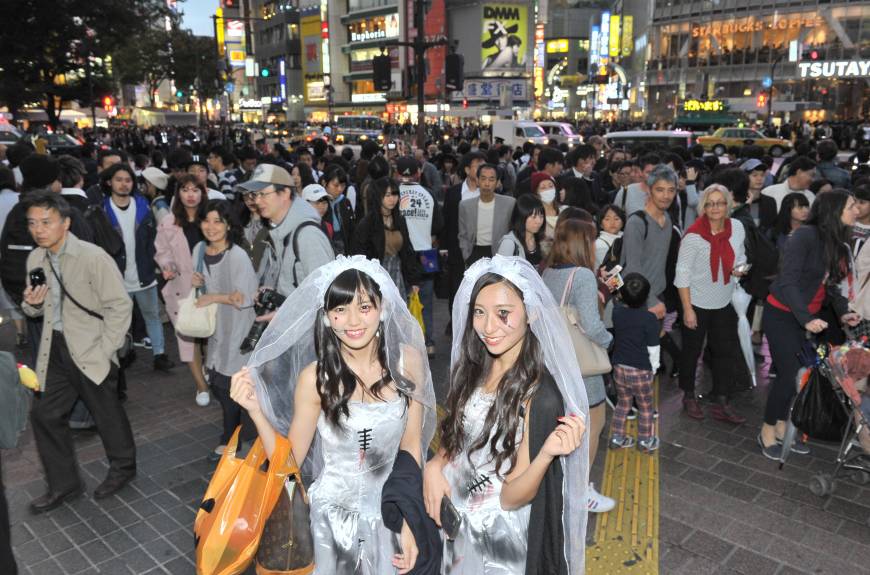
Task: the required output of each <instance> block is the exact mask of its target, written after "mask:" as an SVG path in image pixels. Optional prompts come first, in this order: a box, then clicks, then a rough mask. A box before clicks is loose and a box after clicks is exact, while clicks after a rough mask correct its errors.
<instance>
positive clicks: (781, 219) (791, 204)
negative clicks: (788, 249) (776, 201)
mask: <svg viewBox="0 0 870 575" xmlns="http://www.w3.org/2000/svg"><path fill="white" fill-rule="evenodd" d="M798 206H801V207H807V208H808V207H810V201H809V200H808V199H807V197H806V196H805V195H803V194H802V193H801V192H792V193H790V194H786V196H785V197H784V198H783V199H782V203H780V205H779V213H778V214H776V222H775V224H774V233H775V235H776V236H777V237H779V236H787V235H789V234H790V233H791V211H792V209H794V208H796V207H798ZM804 223H807V222H804Z"/></svg>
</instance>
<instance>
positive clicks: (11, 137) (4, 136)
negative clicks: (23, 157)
mask: <svg viewBox="0 0 870 575" xmlns="http://www.w3.org/2000/svg"><path fill="white" fill-rule="evenodd" d="M23 135H24V134H22V133H21V131H20V130H19V129H18V128H16V127H15V126H13V125H12V124H9V123H0V144H4V145H6V146H11V145H12V144H15V143H17V142H18V141H19V140H21V137H22V136H23Z"/></svg>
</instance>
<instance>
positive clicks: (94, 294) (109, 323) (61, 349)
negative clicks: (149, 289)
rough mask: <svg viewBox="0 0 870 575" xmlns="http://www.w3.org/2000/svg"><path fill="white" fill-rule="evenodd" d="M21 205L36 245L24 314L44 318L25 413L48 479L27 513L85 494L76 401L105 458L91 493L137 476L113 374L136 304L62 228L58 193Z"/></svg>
mask: <svg viewBox="0 0 870 575" xmlns="http://www.w3.org/2000/svg"><path fill="white" fill-rule="evenodd" d="M25 201H26V214H27V227H28V229H29V230H30V233H31V235H32V236H33V240H34V241H35V242H36V245H37V248H36V249H34V250H33V251H32V252H31V253H30V255H29V256H28V257H27V272H28V276H27V277H28V279H27V287H26V289H25V290H24V296H23V304H22V309H23V311H24V313H26V314H27V315H28V316H30V317H39V316H41V317H42V335H41V339H40V342H39V352H38V354H37V362H36V374H37V378H38V380H39V383H40V392H41V393H39V394H37V396H36V399H35V400H34V402H33V408H32V411H31V415H30V416H31V422H32V423H33V436H34V438H35V440H36V449H37V452H38V453H39V458H40V460H41V462H42V466H43V468H44V470H45V475H46V479H47V481H48V492H47V493H46V494H45V495H43V496H41V497H39V498H37V499H35V500H34V501H32V502H31V504H30V509H31V511H32V512H33V513H42V512H45V511H49V510H51V509H54V508H56V507H59V506H60V505H62V504H63V502H64V501H67V500H70V499H73V498H75V497H78V496H79V495H81V494H82V493H83V491H84V483H83V482H82V480H81V478H80V476H79V473H78V468H77V465H76V459H75V445H74V444H73V439H72V434H71V432H70V430H69V427H68V419H69V415H70V411H71V410H72V407H73V404H74V403H75V401H76V399H77V398H79V397H81V399H82V400H83V401H84V402H85V405H86V406H87V408H88V410H89V411H90V412H91V415H92V416H93V418H94V420H95V422H96V424H97V432H98V433H99V434H100V438H101V439H102V441H103V447H104V448H105V449H106V455H107V456H108V459H109V473H108V475H107V477H106V479H105V480H104V481H103V482H102V483H101V484H100V485H99V486H98V487H97V488H96V490H94V498H95V499H103V498H106V497H109V496H111V495H112V494H114V493H115V492H117V491H119V490H120V489H121V488H123V487H124V486H125V485H126V484H127V483H128V482H129V481H130V480H131V479H133V477H135V475H136V447H135V445H134V443H133V431H132V430H131V429H130V422H129V421H128V419H127V414H126V413H125V412H124V408H123V407H122V406H121V403H120V401H119V400H118V393H117V390H116V382H115V380H114V377H112V375H113V372H114V371H116V369H117V362H118V360H117V350H118V349H119V348H120V347H121V346H122V344H123V343H124V339H125V336H126V333H127V329H128V328H129V327H130V319H131V317H132V313H133V302H132V300H131V299H130V297H129V296H128V295H127V291H126V290H125V289H124V281H123V279H122V278H121V273H120V272H119V271H118V267H117V265H115V262H114V261H113V260H112V258H111V257H110V256H109V255H108V254H107V253H106V252H105V251H103V250H102V249H101V248H99V247H97V246H95V245H94V244H91V243H88V242H84V241H81V240H80V239H78V238H77V237H76V236H75V235H73V234H71V233H70V232H69V226H70V210H71V208H70V207H69V204H68V203H67V202H66V200H64V199H63V198H62V197H61V196H60V194H53V193H50V192H36V193H34V194H32V195H31V196H29V197H28V198H27V199H26V200H25ZM113 368H115V369H114V370H113Z"/></svg>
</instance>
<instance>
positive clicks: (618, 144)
mask: <svg viewBox="0 0 870 575" xmlns="http://www.w3.org/2000/svg"><path fill="white" fill-rule="evenodd" d="M604 140H605V141H606V142H607V146H608V147H610V148H623V149H626V150H628V149H630V148H633V147H634V146H636V145H639V144H646V145H649V144H653V145H657V146H663V147H666V148H672V147H673V146H682V147H685V148H686V149H688V148H690V147H691V146H692V144H694V143H695V134H693V133H692V132H687V131H684V130H626V131H624V132H610V133H609V134H606V135H605V136H604Z"/></svg>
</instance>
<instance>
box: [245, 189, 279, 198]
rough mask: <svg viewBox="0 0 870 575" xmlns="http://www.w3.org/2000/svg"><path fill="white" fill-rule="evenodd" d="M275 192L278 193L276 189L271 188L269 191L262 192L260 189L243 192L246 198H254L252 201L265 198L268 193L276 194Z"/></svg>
mask: <svg viewBox="0 0 870 575" xmlns="http://www.w3.org/2000/svg"><path fill="white" fill-rule="evenodd" d="M277 193H278V191H277V190H272V191H271V192H263V191H260V192H248V193H247V194H245V196H246V197H247V198H250V199H252V200H254V201H257V200H262V199H263V198H265V197H266V196H268V195H269V194H277Z"/></svg>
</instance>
